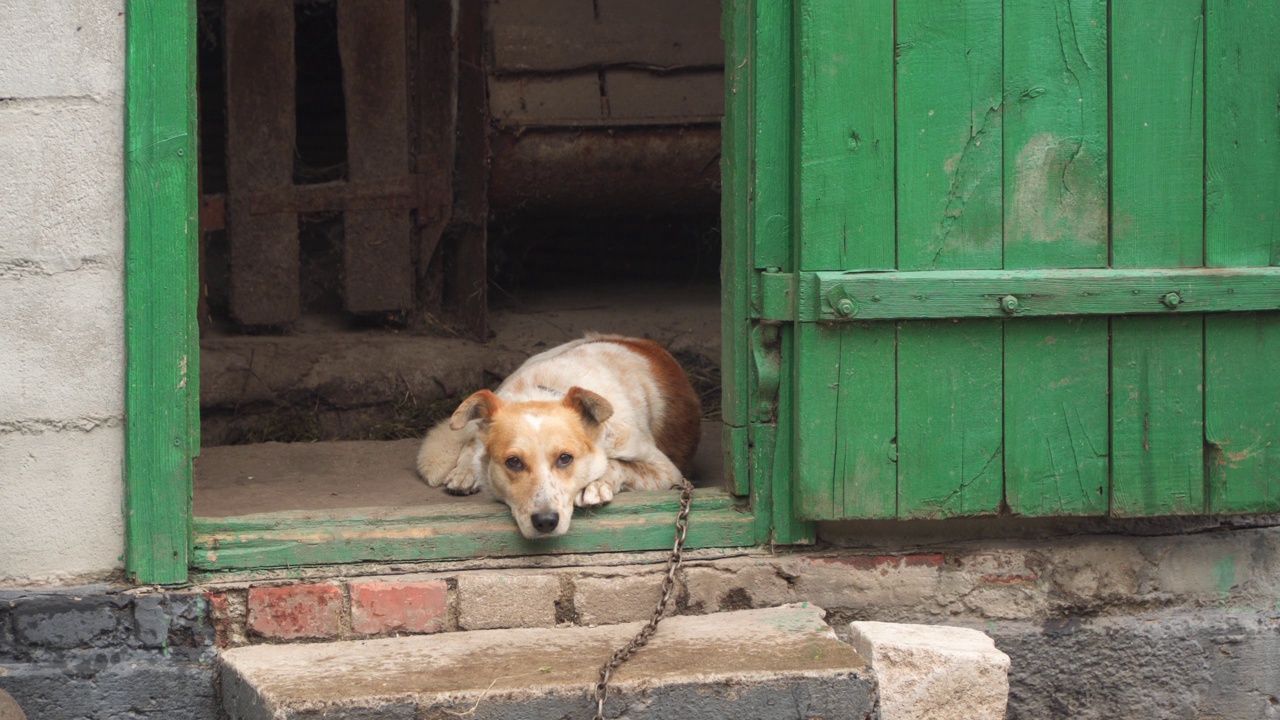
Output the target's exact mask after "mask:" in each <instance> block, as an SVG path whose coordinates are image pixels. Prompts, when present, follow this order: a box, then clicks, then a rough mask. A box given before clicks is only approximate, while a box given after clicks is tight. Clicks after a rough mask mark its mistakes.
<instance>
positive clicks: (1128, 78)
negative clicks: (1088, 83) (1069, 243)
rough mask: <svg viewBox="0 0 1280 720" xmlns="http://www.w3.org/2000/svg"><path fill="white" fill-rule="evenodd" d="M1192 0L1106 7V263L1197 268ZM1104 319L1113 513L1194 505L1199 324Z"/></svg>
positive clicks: (1199, 9) (1196, 29) (1197, 95)
mask: <svg viewBox="0 0 1280 720" xmlns="http://www.w3.org/2000/svg"><path fill="white" fill-rule="evenodd" d="M1204 30H1205V27H1204V18H1203V3H1202V0H1141V1H1138V2H1125V3H1113V4H1112V7H1111V38H1112V42H1111V78H1112V84H1111V93H1112V108H1111V123H1112V136H1111V152H1112V190H1111V205H1112V217H1111V257H1112V266H1113V267H1120V268H1133V267H1198V266H1202V265H1203V264H1204V236H1203V231H1204V63H1205V59H1204ZM1178 313H1179V316H1178V317H1167V318H1142V319H1138V318H1115V319H1113V320H1112V322H1111V343H1112V346H1111V383H1112V395H1111V402H1112V409H1111V417H1112V427H1111V448H1112V453H1113V455H1112V468H1111V511H1112V513H1113V514H1116V515H1163V514H1171V513H1196V512H1203V511H1204V510H1205V505H1204V462H1203V459H1202V458H1203V447H1204V408H1203V390H1202V387H1203V381H1204V365H1203V342H1204V340H1203V338H1204V322H1203V319H1202V318H1200V317H1199V316H1183V315H1182V314H1181V313H1182V311H1181V310H1179V311H1178Z"/></svg>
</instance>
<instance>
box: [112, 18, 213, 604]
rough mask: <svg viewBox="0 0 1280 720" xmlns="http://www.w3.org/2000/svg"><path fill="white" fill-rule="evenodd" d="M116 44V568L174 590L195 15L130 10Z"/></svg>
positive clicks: (183, 523) (180, 546) (184, 555)
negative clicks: (119, 356) (120, 248)
mask: <svg viewBox="0 0 1280 720" xmlns="http://www.w3.org/2000/svg"><path fill="white" fill-rule="evenodd" d="M125 32H126V38H127V40H126V41H127V55H126V80H125V83H126V84H125V203H126V212H127V217H128V220H127V226H126V247H125V262H126V282H125V343H126V353H127V369H126V385H125V428H126V429H125V466H124V474H125V568H126V571H127V572H128V574H129V577H130V578H131V579H133V580H134V581H135V582H140V583H162V584H164V583H181V582H185V581H186V579H187V562H188V556H189V548H190V535H189V532H190V529H189V528H190V526H189V523H190V518H191V456H192V454H194V452H195V450H196V448H197V446H198V443H199V435H198V430H197V429H196V428H195V427H194V426H193V423H194V422H195V421H196V418H195V416H194V408H195V404H196V401H197V398H198V394H197V393H198V390H197V387H196V379H197V378H198V376H199V372H198V365H197V363H198V358H197V353H196V352H195V348H196V347H197V345H196V342H197V337H196V328H195V307H196V292H197V289H196V257H195V255H196V250H195V248H196V243H195V234H196V174H195V171H196V164H195V158H196V133H195V129H196V128H195V123H196V114H195V105H196V97H195V88H196V85H195V48H196V46H195V40H196V37H195V4H194V3H174V2H158V1H157V0H129V2H128V4H127V6H126V11H125Z"/></svg>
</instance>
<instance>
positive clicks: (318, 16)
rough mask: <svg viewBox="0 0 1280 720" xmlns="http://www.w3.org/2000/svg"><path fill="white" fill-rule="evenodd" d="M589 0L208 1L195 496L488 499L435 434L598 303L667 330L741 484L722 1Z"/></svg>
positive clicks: (421, 502) (421, 501)
mask: <svg viewBox="0 0 1280 720" xmlns="http://www.w3.org/2000/svg"><path fill="white" fill-rule="evenodd" d="M579 5H581V7H578V8H577V9H576V11H566V9H565V7H564V4H563V3H549V2H545V1H544V0H486V1H485V2H483V3H471V2H459V0H374V1H372V2H371V1H370V0H279V1H278V2H274V3H271V2H256V3H245V2H242V1H240V0H201V1H200V4H199V6H198V7H199V28H198V30H199V38H200V45H199V57H198V62H199V66H198V76H199V119H200V146H201V157H200V168H199V171H200V182H201V233H200V237H201V244H200V271H201V281H200V287H201V293H200V309H199V321H200V329H201V343H200V349H201V429H202V449H201V454H200V456H199V457H198V458H197V459H196V461H195V469H194V514H195V515H196V516H197V517H202V518H226V517H238V516H244V515H250V514H257V513H271V512H285V511H302V512H311V511H314V512H326V511H334V510H343V509H352V508H376V507H397V508H404V507H412V506H428V505H438V504H442V503H491V502H492V501H490V500H488V499H485V498H483V497H480V496H472V497H466V498H458V497H453V496H449V495H446V494H445V493H444V492H443V491H441V490H437V489H433V488H428V487H427V486H426V485H425V483H423V482H422V481H421V480H420V479H418V477H417V476H416V473H415V471H414V470H413V460H414V456H415V454H416V451H417V447H418V444H419V442H420V440H421V437H422V436H423V435H424V434H425V432H426V430H427V429H428V428H429V427H430V426H431V425H433V424H435V423H436V422H438V421H439V420H441V419H443V418H446V417H448V415H449V414H451V413H452V411H453V410H454V409H455V408H456V406H457V404H458V403H459V402H461V400H462V399H464V398H465V397H466V396H467V395H468V394H469V393H471V392H472V391H474V390H477V389H480V388H483V387H490V388H492V387H495V386H496V385H497V384H498V383H499V382H500V381H501V380H502V378H504V377H505V376H506V375H507V374H509V373H510V372H511V371H512V370H514V369H515V368H516V367H517V366H518V365H519V364H520V363H521V362H522V361H523V360H524V359H525V358H526V357H528V356H529V355H531V354H534V353H537V352H540V351H541V350H544V349H547V348H549V347H553V346H555V345H557V344H559V343H562V342H565V341H568V340H571V339H574V338H576V337H580V336H581V335H582V334H583V333H584V332H587V331H600V332H611V333H621V334H628V335H635V336H640V337H649V338H652V339H654V340H657V341H658V342H660V343H662V344H663V345H664V346H666V347H667V348H668V349H669V350H671V351H672V353H673V354H674V355H675V356H676V358H677V359H678V360H679V361H680V362H681V364H682V365H683V366H684V368H685V370H686V372H687V373H688V374H689V376H690V379H691V380H692V381H693V383H694V386H695V388H696V389H697V390H698V392H699V395H700V396H701V398H702V404H703V413H704V420H705V422H704V428H703V436H702V443H701V447H700V450H699V453H698V458H697V460H696V462H695V477H694V478H692V479H693V480H694V482H695V484H697V485H699V486H701V487H718V486H720V485H721V484H722V480H721V477H722V471H721V459H720V458H721V453H720V425H719V396H720V367H719V366H720V344H721V337H720V285H719V258H720V221H719V196H720V162H719V161H720V119H721V115H722V113H723V101H724V97H723V95H724V90H723V88H724V80H723V73H724V68H723V58H724V51H723V43H722V41H721V39H720V37H719V24H720V3H719V2H714V1H704V0H698V1H697V2H674V1H671V2H669V1H667V0H662V1H660V2H658V1H655V0H611V2H609V3H589V2H584V3H580V4H579ZM575 7H576V6H575ZM575 12H576V14H575Z"/></svg>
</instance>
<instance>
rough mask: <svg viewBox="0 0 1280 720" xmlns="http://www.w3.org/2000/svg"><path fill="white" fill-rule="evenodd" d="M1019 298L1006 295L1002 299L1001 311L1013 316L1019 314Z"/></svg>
mask: <svg viewBox="0 0 1280 720" xmlns="http://www.w3.org/2000/svg"><path fill="white" fill-rule="evenodd" d="M1018 308H1019V306H1018V298H1016V297H1014V296H1012V295H1005V296H1004V297H1002V298H1000V309H1001V310H1003V311H1005V312H1006V313H1008V314H1010V315H1012V314H1014V313H1016V312H1018Z"/></svg>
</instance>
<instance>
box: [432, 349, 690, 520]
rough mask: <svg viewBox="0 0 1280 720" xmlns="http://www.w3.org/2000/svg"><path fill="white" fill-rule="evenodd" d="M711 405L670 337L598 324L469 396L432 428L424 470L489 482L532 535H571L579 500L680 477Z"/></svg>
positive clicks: (453, 485)
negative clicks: (671, 348)
mask: <svg viewBox="0 0 1280 720" xmlns="http://www.w3.org/2000/svg"><path fill="white" fill-rule="evenodd" d="M700 416H701V409H700V406H699V403H698V397H697V395H696V394H695V393H694V391H693V387H692V386H691V385H690V384H689V380H688V378H687V377H686V376H685V374H684V371H683V370H682V369H681V368H680V365H679V364H678V363H677V362H676V361H675V358H673V357H671V354H670V353H668V352H667V351H666V350H665V349H663V347H662V346H661V345H659V344H658V343H656V342H653V341H652V340H641V339H637V338H629V337H622V336H617V335H588V336H586V337H584V338H582V339H580V340H574V341H572V342H569V343H566V344H564V345H560V346H559V347H555V348H552V349H551V350H548V351H546V352H544V353H541V354H538V355H535V356H533V357H531V358H529V359H528V360H527V361H525V363H524V364H523V365H521V366H520V368H519V369H517V370H516V371H515V372H514V373H512V374H511V376H510V377H508V378H507V379H506V380H505V381H504V382H503V383H502V385H501V386H500V387H499V388H498V390H497V392H496V393H492V392H489V391H488V390H481V391H480V392H477V393H475V394H473V395H471V396H470V397H468V398H467V399H466V400H464V401H463V403H462V405H460V406H459V407H458V409H457V411H456V412H454V414H453V417H451V418H450V419H449V420H448V421H447V422H443V423H441V424H439V425H437V426H436V427H434V428H432V430H431V432H429V433H428V434H427V437H426V440H424V441H423V443H422V449H421V450H419V452H418V472H419V473H421V474H422V477H423V479H425V480H426V481H427V483H428V484H429V485H431V486H432V487H438V486H441V485H443V486H445V489H446V490H447V491H448V492H450V493H453V494H458V495H467V494H470V493H473V492H476V491H477V490H481V489H483V490H486V491H487V492H489V493H490V494H491V495H493V496H494V497H495V498H496V499H498V500H501V501H503V502H505V503H506V504H507V505H508V506H509V507H510V508H511V514H512V515H513V516H514V517H515V519H516V524H517V525H518V526H519V527H520V532H521V533H523V534H524V536H525V537H527V538H537V537H552V536H556V535H563V534H565V532H566V531H568V529H569V520H570V517H571V516H572V515H573V508H574V506H580V507H589V506H596V505H603V504H605V503H607V502H609V501H610V500H612V499H613V496H614V495H615V494H616V493H618V492H620V491H623V490H665V489H668V488H672V487H678V486H679V485H680V484H681V477H682V476H686V475H688V473H689V471H690V463H691V461H692V460H693V454H694V451H695V450H697V447H698V440H699V436H700V433H701V422H700ZM566 457H568V458H569V462H568V463H567V464H566V463H565V462H564V460H565V458H566Z"/></svg>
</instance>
